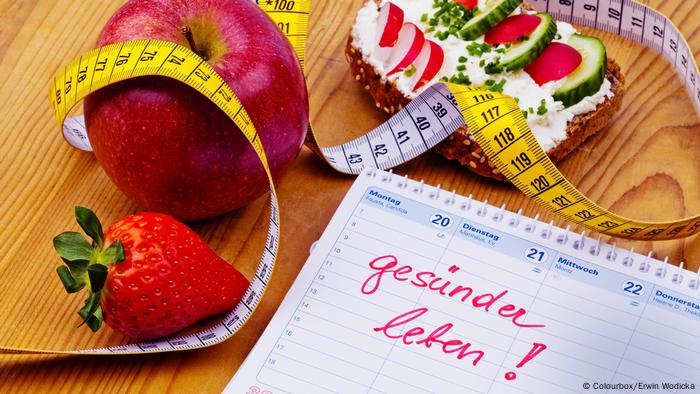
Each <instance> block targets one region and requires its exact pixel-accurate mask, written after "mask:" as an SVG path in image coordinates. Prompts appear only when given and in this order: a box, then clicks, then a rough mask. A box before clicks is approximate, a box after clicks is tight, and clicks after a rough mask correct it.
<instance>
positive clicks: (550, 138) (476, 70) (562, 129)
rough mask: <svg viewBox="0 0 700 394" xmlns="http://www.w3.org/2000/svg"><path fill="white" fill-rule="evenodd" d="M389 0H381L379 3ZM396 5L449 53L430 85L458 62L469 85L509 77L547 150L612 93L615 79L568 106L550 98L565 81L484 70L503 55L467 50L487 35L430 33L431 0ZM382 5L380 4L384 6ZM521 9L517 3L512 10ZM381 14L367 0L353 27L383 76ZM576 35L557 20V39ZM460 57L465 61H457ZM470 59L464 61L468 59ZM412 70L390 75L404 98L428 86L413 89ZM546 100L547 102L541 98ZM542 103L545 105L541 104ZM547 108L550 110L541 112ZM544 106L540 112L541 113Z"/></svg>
mask: <svg viewBox="0 0 700 394" xmlns="http://www.w3.org/2000/svg"><path fill="white" fill-rule="evenodd" d="M388 1H389V0H382V1H381V4H384V3H386V2H388ZM391 1H392V2H393V3H394V4H396V5H397V6H398V7H400V8H401V9H402V10H403V12H404V21H405V22H412V23H414V24H416V25H417V26H418V27H419V28H420V29H421V30H423V32H425V37H426V38H427V39H430V40H432V41H434V42H435V43H437V44H438V45H440V46H441V47H442V48H443V50H444V52H445V60H444V62H443V65H442V68H441V69H440V71H439V72H438V74H437V76H436V77H435V78H434V80H433V81H431V83H434V82H437V81H439V80H440V79H441V78H443V77H450V76H452V75H455V74H456V73H457V72H458V67H459V66H460V65H464V66H466V69H465V70H464V71H463V73H464V74H466V75H467V76H468V77H469V80H470V81H471V86H474V87H485V86H486V84H487V81H490V83H493V82H494V81H501V80H503V79H505V84H504V85H503V93H504V94H507V95H509V96H512V97H515V98H517V99H518V105H519V106H520V107H521V108H522V109H523V110H525V111H528V116H527V120H528V123H529V125H530V128H531V129H532V131H533V133H534V134H535V137H536V138H537V140H538V142H539V143H540V144H541V145H542V147H543V148H544V149H545V151H548V150H550V149H551V148H553V147H555V146H556V145H557V143H558V142H559V141H561V140H563V139H566V128H567V125H568V123H569V121H571V120H572V119H573V118H574V116H576V115H578V114H584V113H587V112H591V111H593V110H595V109H596V107H597V106H598V104H600V103H602V102H604V101H605V99H606V98H610V97H612V96H613V92H612V90H611V83H610V81H609V80H607V79H605V80H604V81H603V84H602V85H601V87H600V89H599V90H598V92H596V93H595V94H593V95H592V96H588V97H585V98H584V99H583V100H581V101H580V102H578V103H576V104H574V105H572V106H570V107H568V108H564V105H563V104H562V103H561V102H560V101H555V100H554V98H553V97H552V96H553V94H554V91H555V90H556V89H557V88H558V87H559V85H560V84H561V83H562V81H563V80H560V81H553V82H549V83H546V84H544V85H542V86H539V85H537V83H536V82H535V81H534V80H533V79H532V78H531V77H530V75H528V74H527V73H526V72H525V71H523V70H518V71H515V72H508V71H505V72H501V73H498V74H488V73H486V71H485V69H484V67H483V66H484V64H489V63H490V62H492V61H494V59H495V58H496V57H497V56H499V55H500V54H499V53H497V52H496V51H493V50H491V51H488V52H484V53H478V52H477V53H474V52H472V53H471V54H470V53H469V51H468V50H467V46H469V44H471V43H473V42H477V43H479V44H482V43H483V37H480V38H477V39H476V40H475V41H465V40H463V39H461V38H457V37H455V36H453V35H449V36H448V37H447V38H446V39H445V40H440V39H438V38H437V37H436V36H435V32H426V30H429V29H428V28H429V26H428V24H427V23H426V22H425V17H423V16H424V14H427V15H428V16H432V15H433V14H434V12H435V9H434V8H433V1H432V0H391ZM485 1H486V0H479V7H480V8H481V7H483V3H484V2H485ZM381 4H380V5H381ZM522 12H528V11H522V10H521V9H520V7H518V8H517V9H516V10H515V11H514V12H513V14H519V13H522ZM378 15H379V11H378V6H377V4H376V3H375V1H374V0H368V1H367V3H366V4H365V5H364V6H363V7H362V9H360V11H359V12H358V14H357V19H356V20H355V24H354V26H353V30H352V36H353V45H355V46H356V47H357V48H359V49H360V50H361V51H362V53H363V56H364V60H365V62H367V63H368V64H371V65H372V66H373V67H374V68H376V69H377V70H378V71H379V73H380V74H382V75H383V74H385V73H386V70H385V69H384V64H383V63H382V62H381V61H380V60H378V59H377V58H376V57H375V56H374V54H373V52H374V41H375V30H376V25H377V17H378ZM574 33H576V29H575V28H574V27H573V26H572V25H570V24H568V23H565V22H559V21H557V34H558V36H557V38H556V39H555V40H554V41H561V42H566V41H567V40H568V39H569V37H570V36H571V35H572V34H574ZM460 58H462V62H460V61H459V59H460ZM464 58H466V61H464ZM408 74H409V73H405V72H400V73H396V74H394V75H392V76H390V77H388V79H389V80H390V81H392V82H394V83H395V84H396V87H397V88H398V90H399V91H400V92H401V93H403V94H404V95H405V96H406V97H409V98H415V97H416V96H418V94H420V93H421V92H422V91H423V90H425V89H426V88H427V86H430V83H429V84H427V85H426V86H424V87H423V88H420V89H418V90H417V91H414V90H413V86H414V85H415V83H416V82H417V78H418V76H417V75H410V76H409V75H408ZM542 100H544V101H542ZM543 102H544V105H542V103H543ZM542 108H546V112H544V111H542V110H541V109H542ZM538 109H540V111H538Z"/></svg>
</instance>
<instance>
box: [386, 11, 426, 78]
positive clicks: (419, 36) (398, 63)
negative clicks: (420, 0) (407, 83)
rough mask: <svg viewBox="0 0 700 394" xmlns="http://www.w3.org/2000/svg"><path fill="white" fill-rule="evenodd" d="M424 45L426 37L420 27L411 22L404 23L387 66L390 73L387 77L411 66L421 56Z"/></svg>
mask: <svg viewBox="0 0 700 394" xmlns="http://www.w3.org/2000/svg"><path fill="white" fill-rule="evenodd" d="M424 43H425V36H424V35H423V32H422V31H421V30H420V29H419V28H418V26H416V25H414V24H413V23H410V22H407V23H404V24H403V26H401V30H400V31H399V39H398V40H397V41H396V45H394V48H393V49H392V51H391V56H390V57H389V63H388V65H387V69H388V70H389V72H387V73H386V75H392V74H395V73H397V72H401V71H403V70H405V69H406V67H408V66H410V65H411V64H412V63H413V61H414V60H416V58H417V57H418V54H420V51H421V50H422V49H423V44H424Z"/></svg>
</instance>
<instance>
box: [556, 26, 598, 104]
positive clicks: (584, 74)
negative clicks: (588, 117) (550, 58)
mask: <svg viewBox="0 0 700 394" xmlns="http://www.w3.org/2000/svg"><path fill="white" fill-rule="evenodd" d="M567 44H569V45H571V46H572V47H574V49H576V50H577V51H578V52H579V53H580V54H581V57H582V61H581V64H580V65H579V66H578V67H577V68H576V69H575V70H574V71H573V72H572V73H571V74H569V75H567V76H566V78H564V83H563V84H562V85H561V86H560V87H559V89H557V90H556V91H555V92H554V99H555V100H557V101H561V102H562V103H564V107H570V106H572V105H574V104H576V103H578V102H579V101H581V100H582V99H583V98H584V97H586V96H591V95H593V94H595V93H596V92H598V90H600V86H601V85H602V84H603V80H604V79H605V71H606V70H605V69H606V66H607V55H606V53H605V45H603V43H602V42H601V41H600V40H599V39H597V38H595V37H590V36H584V35H582V34H574V35H572V36H571V38H569V41H568V42H567Z"/></svg>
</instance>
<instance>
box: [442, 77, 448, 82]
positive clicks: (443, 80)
mask: <svg viewBox="0 0 700 394" xmlns="http://www.w3.org/2000/svg"><path fill="white" fill-rule="evenodd" d="M440 82H450V79H449V78H447V77H442V78H440Z"/></svg>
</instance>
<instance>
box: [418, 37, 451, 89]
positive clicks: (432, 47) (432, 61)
mask: <svg viewBox="0 0 700 394" xmlns="http://www.w3.org/2000/svg"><path fill="white" fill-rule="evenodd" d="M444 61H445V51H443V50H442V47H441V46H440V45H438V44H436V43H434V42H432V41H430V40H425V44H423V49H421V51H420V53H419V54H418V57H417V58H416V61H415V62H413V65H414V66H415V67H416V75H417V76H418V82H416V85H415V86H413V90H414V91H416V90H418V89H420V88H421V87H423V86H424V85H425V84H426V83H428V82H430V81H431V80H432V79H433V78H435V76H436V75H437V73H438V72H439V71H440V69H441V68H442V63H443V62H444Z"/></svg>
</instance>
